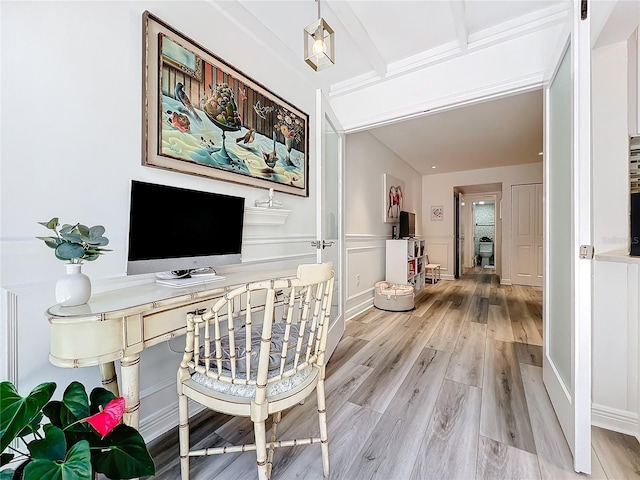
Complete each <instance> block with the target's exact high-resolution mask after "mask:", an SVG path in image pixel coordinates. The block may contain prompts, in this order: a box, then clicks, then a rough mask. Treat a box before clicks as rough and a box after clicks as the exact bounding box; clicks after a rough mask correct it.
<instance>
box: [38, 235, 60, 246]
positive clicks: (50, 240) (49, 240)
mask: <svg viewBox="0 0 640 480" xmlns="http://www.w3.org/2000/svg"><path fill="white" fill-rule="evenodd" d="M36 238H37V239H38V240H42V241H43V242H44V243H45V245H46V246H47V247H49V248H56V247H57V246H58V245H60V244H61V243H62V242H63V240H61V239H59V238H58V237H36Z"/></svg>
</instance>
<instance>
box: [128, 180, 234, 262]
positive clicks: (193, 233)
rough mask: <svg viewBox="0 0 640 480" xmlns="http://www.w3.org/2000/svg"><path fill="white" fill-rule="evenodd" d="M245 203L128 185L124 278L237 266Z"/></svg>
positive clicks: (159, 187) (206, 194) (147, 185)
mask: <svg viewBox="0 0 640 480" xmlns="http://www.w3.org/2000/svg"><path fill="white" fill-rule="evenodd" d="M243 219H244V198H241V197H233V196H229V195H221V194H217V193H209V192H201V191H196V190H188V189H185V188H177V187H169V186H165V185H156V184H151V183H144V182H139V181H135V180H134V181H132V182H131V206H130V218H129V249H128V262H127V273H151V272H159V271H169V270H178V269H193V268H201V267H211V266H216V265H223V264H228V263H239V262H240V260H241V257H240V255H241V252H242V228H243Z"/></svg>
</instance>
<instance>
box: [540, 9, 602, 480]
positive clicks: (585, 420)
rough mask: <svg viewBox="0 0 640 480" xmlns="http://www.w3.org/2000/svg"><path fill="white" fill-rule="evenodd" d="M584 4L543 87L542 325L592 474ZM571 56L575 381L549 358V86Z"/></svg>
mask: <svg viewBox="0 0 640 480" xmlns="http://www.w3.org/2000/svg"><path fill="white" fill-rule="evenodd" d="M581 3H582V2H579V1H574V2H572V7H573V10H572V13H571V18H570V21H569V22H568V24H567V27H566V28H565V31H564V33H563V35H562V37H561V38H562V42H561V44H560V45H559V48H558V51H557V54H556V55H555V57H554V59H553V60H554V62H553V64H552V65H553V68H552V70H550V75H549V78H548V82H547V84H546V87H545V158H544V198H545V208H544V214H545V222H544V229H545V230H544V238H545V274H544V283H543V285H544V295H543V297H544V299H545V300H544V308H543V311H544V321H543V329H544V330H543V332H544V333H543V337H544V352H543V379H544V384H545V387H546V388H547V392H548V394H549V398H550V399H551V402H552V404H553V407H554V410H555V411H556V415H557V417H558V420H559V422H560V425H561V427H562V430H563V432H564V434H565V437H566V439H567V443H568V444H569V447H570V448H571V451H572V453H573V456H574V470H576V471H577V472H583V473H590V472H591V321H592V279H591V275H592V263H593V260H591V259H579V254H580V245H592V234H591V135H590V131H591V113H590V103H591V84H590V58H591V44H590V38H589V37H590V35H589V33H590V32H589V30H590V25H589V19H588V18H587V19H586V20H584V21H582V20H581V19H580V5H581ZM567 51H568V52H569V54H570V67H571V84H572V98H571V102H572V138H571V142H572V149H571V151H572V155H571V163H572V165H571V198H572V205H571V220H572V226H571V237H570V240H571V251H570V252H567V255H571V286H570V293H571V298H572V304H571V339H570V345H571V357H570V358H571V380H570V385H566V383H565V382H564V381H563V379H562V377H561V375H560V373H559V370H558V367H557V366H556V365H555V364H554V361H553V358H551V355H550V353H551V352H550V342H551V338H550V335H549V325H550V324H551V323H552V322H554V321H555V320H554V318H553V317H551V316H550V315H553V314H552V312H551V311H550V303H551V302H550V301H549V295H550V294H551V295H553V293H554V291H553V290H552V289H551V288H550V283H551V279H550V268H551V265H550V260H549V253H550V248H551V243H552V238H551V236H550V234H551V233H552V232H551V231H550V221H549V214H550V211H551V209H553V207H554V206H553V205H551V204H550V199H549V198H550V197H549V189H550V183H549V179H550V168H549V166H548V164H549V161H550V158H548V156H549V155H553V153H552V151H550V143H549V137H550V135H549V133H550V125H549V122H548V119H547V112H548V111H549V105H550V99H549V87H550V85H551V81H552V80H553V79H554V78H555V75H556V73H557V69H558V67H559V65H560V62H561V60H562V57H563V55H564V53H565V52H567Z"/></svg>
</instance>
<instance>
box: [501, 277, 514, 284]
mask: <svg viewBox="0 0 640 480" xmlns="http://www.w3.org/2000/svg"><path fill="white" fill-rule="evenodd" d="M500 285H513V283H511V279H510V278H501V279H500Z"/></svg>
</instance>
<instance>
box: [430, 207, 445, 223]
mask: <svg viewBox="0 0 640 480" xmlns="http://www.w3.org/2000/svg"><path fill="white" fill-rule="evenodd" d="M443 216H444V207H443V206H442V205H436V206H435V207H434V206H432V207H431V220H432V221H434V220H442V217H443Z"/></svg>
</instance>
